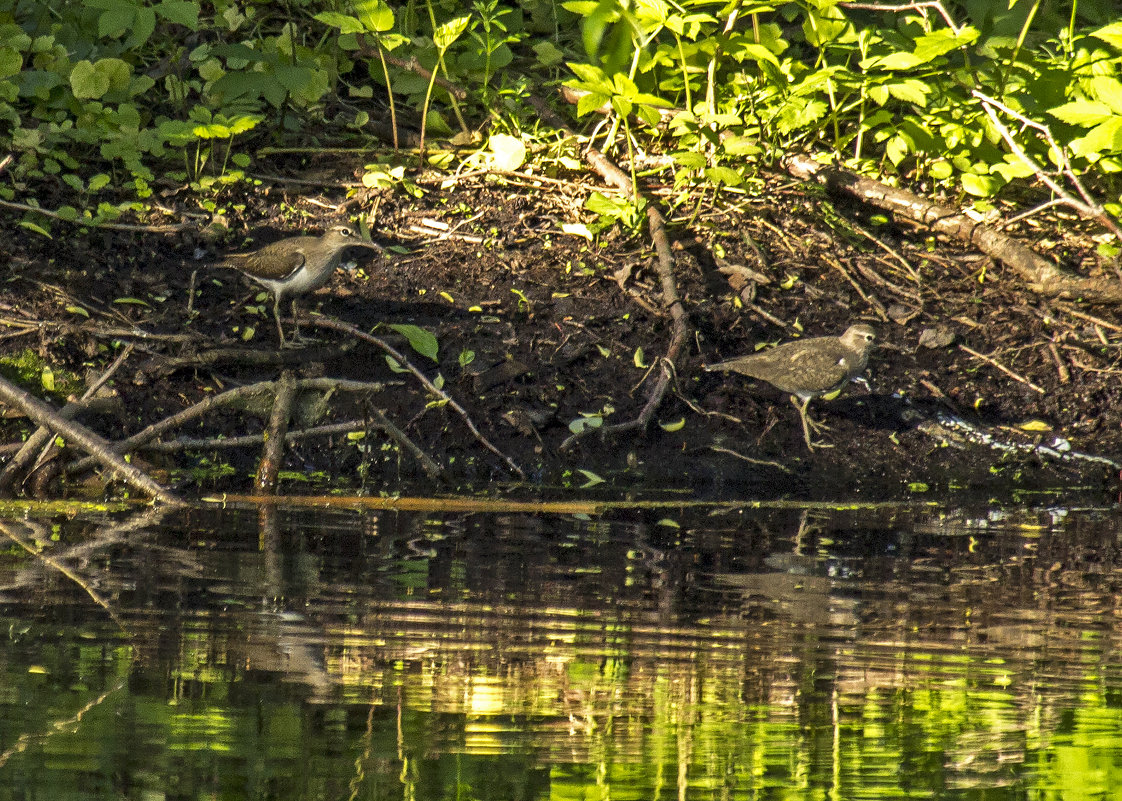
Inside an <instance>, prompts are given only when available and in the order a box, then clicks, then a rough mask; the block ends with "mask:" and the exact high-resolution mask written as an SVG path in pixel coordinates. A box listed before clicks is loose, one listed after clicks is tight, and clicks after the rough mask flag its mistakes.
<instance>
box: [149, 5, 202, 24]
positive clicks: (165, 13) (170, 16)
mask: <svg viewBox="0 0 1122 801" xmlns="http://www.w3.org/2000/svg"><path fill="white" fill-rule="evenodd" d="M154 10H155V12H156V13H157V14H159V15H160V16H161V17H163V18H164V19H166V20H167V21H168V22H174V23H175V24H177V25H182V26H184V27H186V28H190V29H191V30H193V31H195V30H198V29H199V4H198V3H196V2H191V0H164V1H163V2H162V3H159V4H158V5H156V6H154Z"/></svg>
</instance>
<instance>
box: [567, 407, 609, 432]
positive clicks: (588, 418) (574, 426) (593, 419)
mask: <svg viewBox="0 0 1122 801" xmlns="http://www.w3.org/2000/svg"><path fill="white" fill-rule="evenodd" d="M602 425H604V418H603V417H601V416H600V415H598V414H584V413H583V412H582V413H581V416H580V417H578V418H577V419H576V420H573V421H571V422H570V423H569V430H570V431H572V432H573V433H574V434H581V433H583V432H584V431H585V430H586V429H589V428H599V427H600V426H602Z"/></svg>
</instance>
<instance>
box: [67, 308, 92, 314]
mask: <svg viewBox="0 0 1122 801" xmlns="http://www.w3.org/2000/svg"><path fill="white" fill-rule="evenodd" d="M66 310H67V311H68V312H70V313H71V314H77V315H79V316H81V317H89V316H90V313H89V312H88V311H86V310H85V309H83V308H82V307H81V306H67V307H66Z"/></svg>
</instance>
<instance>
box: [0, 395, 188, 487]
mask: <svg viewBox="0 0 1122 801" xmlns="http://www.w3.org/2000/svg"><path fill="white" fill-rule="evenodd" d="M0 401H3V402H4V403H8V404H11V405H12V406H16V407H18V408H19V409H21V410H22V411H23V413H24V414H26V415H27V416H28V417H30V418H31V419H32V420H33V421H34V422H36V423H38V424H39V425H41V426H47V427H48V428H50V429H51V430H52V431H54V432H55V433H57V434H61V435H62V436H63V437H65V438H66V439H67V440H69V441H70V442H72V443H74V444H75V445H77V446H78V447H80V448H81V449H82V450H84V451H86V452H87V453H89V454H90V456H92V457H93V458H94V459H96V460H97V461H99V462H101V463H102V464H103V465H105V466H106V467H108V468H109V469H110V470H112V471H113V472H114V473H116V474H117V475H118V476H119V477H120V478H121V479H122V480H124V481H126V482H128V483H129V484H130V485H132V486H133V487H135V488H136V489H138V490H140V491H141V492H144V493H147V494H148V495H150V496H152V497H153V498H156V499H157V500H161V501H163V502H165V503H174V504H179V503H182V501H180V500H179V499H178V498H177V497H175V495H173V494H172V493H171V492H169V491H168V490H166V489H164V488H163V487H161V486H160V485H159V484H157V483H156V482H155V481H153V480H152V478H151V477H150V476H149V475H148V474H146V473H145V472H144V471H143V470H140V469H139V468H137V467H134V466H133V465H131V464H129V463H128V462H126V461H125V460H124V459H122V458H121V457H120V456H119V455H118V454H117V453H115V452H114V451H113V446H112V445H111V444H110V443H109V442H108V441H107V440H106V439H104V438H103V437H101V436H100V435H98V434H95V433H94V432H93V431H90V430H89V429H88V428H86V427H85V426H83V425H81V424H79V423H75V422H73V421H72V420H65V419H63V418H62V417H59V415H58V412H56V411H55V410H54V409H52V408H51V407H50V406H48V405H47V404H46V403H44V402H43V401H41V400H39V399H38V398H36V397H35V396H33V395H31V394H30V393H28V392H25V391H24V390H22V389H20V388H19V387H17V386H16V385H14V384H12V383H11V382H10V381H8V380H7V379H4V378H0Z"/></svg>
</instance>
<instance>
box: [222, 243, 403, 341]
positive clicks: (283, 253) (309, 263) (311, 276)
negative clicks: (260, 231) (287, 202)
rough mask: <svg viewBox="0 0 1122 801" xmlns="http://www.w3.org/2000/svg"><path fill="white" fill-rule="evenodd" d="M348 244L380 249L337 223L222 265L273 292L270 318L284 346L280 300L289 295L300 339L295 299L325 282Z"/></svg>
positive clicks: (228, 258) (232, 256) (234, 256)
mask: <svg viewBox="0 0 1122 801" xmlns="http://www.w3.org/2000/svg"><path fill="white" fill-rule="evenodd" d="M349 247H362V248H370V249H371V250H381V249H382V248H381V247H380V246H379V245H376V244H374V243H373V242H367V241H365V240H362V239H359V237H358V234H357V233H355V231H354V229H353V228H351V227H350V226H347V225H336V226H332V227H331V228H329V229H328V230H327V232H326V233H324V235H323V236H292V237H289V238H287V239H282V240H280V241H279V242H273V243H272V244H271V245H266V246H265V247H263V248H260V249H259V250H254V251H252V252H250V253H232V254H230V255H228V256H226V257H225V259H224V261H223V265H224V266H226V267H232V268H234V269H235V270H238V271H239V272H241V273H244V274H245V275H247V276H249V277H250V278H252V279H253V280H254V281H256V282H257V283H259V284H261V285H262V286H264V287H265V288H266V289H268V290H269V292H271V293H272V295H273V317H274V318H276V321H277V335H278V336H279V337H280V344H281V347H282V348H283V347H287V346H288V342H286V341H285V338H284V329H283V328H281V321H280V304H281V299H282V298H283V297H285V296H291V297H292V316H293V318H294V325H295V331H294V333H293V340H294V341H295V340H299V339H300V326H299V322H298V321H297V320H296V319H295V318H296V299H297V298H298V297H299V296H300V295H304V294H306V293H308V292H314V291H315V290H317V289H319V288H320V287H321V286H323V285H324V284H326V283H327V282H328V280H330V278H331V274H332V273H333V272H335V268H336V267H338V266H339V263H340V262H341V261H342V258H343V251H344V250H346V249H347V248H349Z"/></svg>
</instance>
